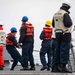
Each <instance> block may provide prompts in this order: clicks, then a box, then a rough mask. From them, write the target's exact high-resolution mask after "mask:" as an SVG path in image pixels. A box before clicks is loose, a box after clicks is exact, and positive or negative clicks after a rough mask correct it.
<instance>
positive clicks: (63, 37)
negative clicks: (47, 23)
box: [52, 6, 72, 72]
mask: <svg viewBox="0 0 75 75" xmlns="http://www.w3.org/2000/svg"><path fill="white" fill-rule="evenodd" d="M68 9H69V8H68V7H65V6H62V7H61V8H60V10H59V11H58V12H57V13H56V14H55V15H54V17H53V22H52V25H53V27H54V28H55V31H56V54H55V59H54V60H55V61H54V62H55V71H56V72H59V71H61V72H69V71H68V70H67V69H66V64H67V63H68V60H69V52H70V41H71V26H72V20H71V18H70V16H69V11H68ZM62 14H63V15H62ZM55 16H56V18H55ZM59 65H60V66H61V69H60V70H59V69H58V68H57V67H58V66H59Z"/></svg>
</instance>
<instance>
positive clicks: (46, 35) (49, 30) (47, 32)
mask: <svg viewBox="0 0 75 75" xmlns="http://www.w3.org/2000/svg"><path fill="white" fill-rule="evenodd" d="M43 30H44V40H50V39H51V36H52V28H50V27H44V28H43Z"/></svg>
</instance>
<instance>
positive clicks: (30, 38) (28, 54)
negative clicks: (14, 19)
mask: <svg viewBox="0 0 75 75" xmlns="http://www.w3.org/2000/svg"><path fill="white" fill-rule="evenodd" d="M19 43H22V58H23V62H24V66H25V68H26V69H29V68H28V61H29V62H30V66H31V69H32V68H33V67H34V66H35V64H34V57H33V48H34V27H33V26H32V24H31V23H29V22H23V23H22V26H21V28H20V38H19Z"/></svg>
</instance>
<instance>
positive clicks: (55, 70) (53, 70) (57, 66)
mask: <svg viewBox="0 0 75 75" xmlns="http://www.w3.org/2000/svg"><path fill="white" fill-rule="evenodd" d="M51 72H60V68H59V65H54V66H53V67H52V71H51Z"/></svg>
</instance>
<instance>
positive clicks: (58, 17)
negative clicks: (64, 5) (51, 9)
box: [54, 9, 72, 33]
mask: <svg viewBox="0 0 75 75" xmlns="http://www.w3.org/2000/svg"><path fill="white" fill-rule="evenodd" d="M65 13H67V12H66V11H64V10H62V9H60V10H59V11H58V12H57V13H56V14H55V15H54V22H55V31H56V33H58V32H65V33H69V32H71V29H72V27H69V28H67V27H65V25H64V23H63V16H64V14H65Z"/></svg>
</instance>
